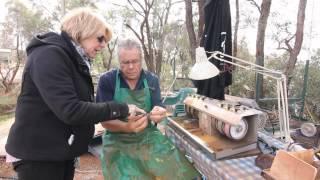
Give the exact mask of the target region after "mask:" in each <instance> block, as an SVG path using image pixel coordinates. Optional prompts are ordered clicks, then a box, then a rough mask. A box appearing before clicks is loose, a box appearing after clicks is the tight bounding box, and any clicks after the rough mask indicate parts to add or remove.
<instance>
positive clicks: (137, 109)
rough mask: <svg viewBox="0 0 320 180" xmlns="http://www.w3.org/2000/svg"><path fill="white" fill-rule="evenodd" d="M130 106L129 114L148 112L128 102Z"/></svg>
mask: <svg viewBox="0 0 320 180" xmlns="http://www.w3.org/2000/svg"><path fill="white" fill-rule="evenodd" d="M128 107H129V116H135V115H136V114H137V113H140V114H146V112H145V111H144V110H143V109H140V108H138V107H137V106H136V105H134V104H128Z"/></svg>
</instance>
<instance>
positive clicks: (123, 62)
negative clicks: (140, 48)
mask: <svg viewBox="0 0 320 180" xmlns="http://www.w3.org/2000/svg"><path fill="white" fill-rule="evenodd" d="M140 62H141V61H140V60H132V61H122V62H120V64H122V65H125V66H129V65H130V64H132V65H137V64H139V63H140Z"/></svg>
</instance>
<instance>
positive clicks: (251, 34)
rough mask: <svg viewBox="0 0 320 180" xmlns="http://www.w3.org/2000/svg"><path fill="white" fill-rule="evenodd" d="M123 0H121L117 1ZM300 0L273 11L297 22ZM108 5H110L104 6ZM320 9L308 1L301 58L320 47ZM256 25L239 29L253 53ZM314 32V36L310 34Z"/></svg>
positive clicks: (268, 48)
mask: <svg viewBox="0 0 320 180" xmlns="http://www.w3.org/2000/svg"><path fill="white" fill-rule="evenodd" d="M21 1H22V2H27V1H28V0H21ZM38 1H40V2H45V3H46V4H48V3H49V4H50V3H54V2H57V0H38ZM113 1H114V0H106V1H105V3H109V2H113ZM234 1H235V0H230V7H231V14H232V17H233V19H232V24H234V19H235V18H234V14H235V13H234V12H235V7H234V4H235V3H234ZM5 2H6V0H1V1H0V22H3V21H4V20H5V15H6V14H7V8H6V7H5ZM117 2H121V1H117ZM258 2H261V0H258ZM240 3H248V2H246V1H245V0H240ZM103 4H104V3H103ZM298 4H299V0H280V1H277V0H273V1H272V5H271V13H272V12H277V13H279V14H278V16H277V17H276V18H279V17H280V18H281V19H283V20H290V21H291V22H293V23H294V24H295V22H296V19H297V9H298ZM104 7H108V6H104ZM246 7H247V8H248V9H246V10H244V11H245V12H246V11H249V12H251V13H256V14H255V16H256V17H258V15H257V13H258V12H257V10H256V9H254V8H253V7H252V6H251V7H250V6H248V5H246ZM319 9H320V1H319V0H308V2H307V9H306V17H305V29H304V31H305V36H304V40H303V49H302V50H301V53H300V55H299V58H300V59H307V58H309V56H308V54H310V53H308V52H309V51H308V50H309V49H310V51H312V50H314V49H318V48H320V16H319V12H318V10H319ZM277 20H278V19H273V17H271V16H270V17H269V20H268V21H269V22H268V23H272V22H273V21H277ZM256 31H257V29H256V27H253V28H246V29H240V30H239V37H240V38H238V39H241V37H246V41H247V43H248V47H249V50H250V52H251V53H255V39H256V33H257V32H256ZM271 31H272V30H271V29H270V28H269V29H268V28H267V32H266V34H267V35H266V41H265V54H266V55H268V54H271V53H277V52H279V50H277V49H276V45H275V44H274V42H272V41H271V40H268V38H270V37H271V33H272V32H271ZM310 32H311V33H310ZM310 34H312V36H310Z"/></svg>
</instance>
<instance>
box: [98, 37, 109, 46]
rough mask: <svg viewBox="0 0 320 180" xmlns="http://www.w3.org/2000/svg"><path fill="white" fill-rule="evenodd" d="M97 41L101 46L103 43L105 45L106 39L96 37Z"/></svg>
mask: <svg viewBox="0 0 320 180" xmlns="http://www.w3.org/2000/svg"><path fill="white" fill-rule="evenodd" d="M97 40H98V42H99V43H100V44H102V43H103V42H104V43H107V40H106V38H105V37H104V35H102V36H98V37H97Z"/></svg>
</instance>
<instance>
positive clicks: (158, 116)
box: [149, 106, 167, 123]
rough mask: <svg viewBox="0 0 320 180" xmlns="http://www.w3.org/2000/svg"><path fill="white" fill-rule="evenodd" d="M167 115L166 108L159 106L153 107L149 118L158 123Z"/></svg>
mask: <svg viewBox="0 0 320 180" xmlns="http://www.w3.org/2000/svg"><path fill="white" fill-rule="evenodd" d="M165 117H167V110H166V109H165V108H163V107H160V106H155V107H153V109H152V111H151V112H150V116H149V118H150V119H151V121H153V122H155V123H159V122H161V121H162V120H163V118H165Z"/></svg>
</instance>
